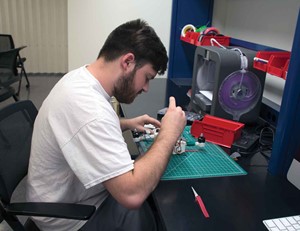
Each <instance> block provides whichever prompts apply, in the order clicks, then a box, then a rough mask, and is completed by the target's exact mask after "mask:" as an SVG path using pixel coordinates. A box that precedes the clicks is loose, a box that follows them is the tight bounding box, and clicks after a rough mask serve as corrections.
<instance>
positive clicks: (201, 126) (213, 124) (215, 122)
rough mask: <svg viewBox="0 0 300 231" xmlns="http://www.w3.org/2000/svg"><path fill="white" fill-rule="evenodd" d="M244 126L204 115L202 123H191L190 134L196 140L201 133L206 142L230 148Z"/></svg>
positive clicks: (197, 121) (196, 121)
mask: <svg viewBox="0 0 300 231" xmlns="http://www.w3.org/2000/svg"><path fill="white" fill-rule="evenodd" d="M244 126H245V125H244V124H243V123H239V122H235V121H231V120H226V119H222V118H219V117H215V116H211V115H205V116H204V118H203V120H202V121H200V120H195V121H194V122H193V124H192V127H191V134H192V135H193V136H194V137H195V138H198V137H199V136H200V134H201V133H203V135H204V137H205V139H206V140H207V141H209V142H212V143H215V144H218V145H221V146H224V147H227V148H230V147H231V145H232V143H233V142H234V141H235V140H237V139H238V138H240V136H241V133H242V129H243V127H244Z"/></svg>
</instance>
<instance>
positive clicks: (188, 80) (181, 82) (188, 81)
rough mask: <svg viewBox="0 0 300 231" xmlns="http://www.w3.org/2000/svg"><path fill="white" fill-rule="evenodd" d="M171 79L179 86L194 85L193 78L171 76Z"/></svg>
mask: <svg viewBox="0 0 300 231" xmlns="http://www.w3.org/2000/svg"><path fill="white" fill-rule="evenodd" d="M170 81H172V82H173V83H174V84H175V85H177V86H183V87H191V86H192V78H170Z"/></svg>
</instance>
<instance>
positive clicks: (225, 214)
mask: <svg viewBox="0 0 300 231" xmlns="http://www.w3.org/2000/svg"><path fill="white" fill-rule="evenodd" d="M239 164H240V165H241V166H242V167H243V168H244V169H245V170H246V171H247V172H248V174H247V175H245V176H232V177H216V178H202V179H193V180H177V181H161V182H160V183H159V185H158V187H157V188H156V189H155V191H154V192H153V195H152V196H153V200H154V202H155V204H156V206H157V209H158V213H159V215H160V218H161V221H162V223H163V226H164V227H165V229H166V230H168V231H173V230H174V231H180V230H182V231H193V230H195V231H196V230H197V231H199V230H205V231H207V230H214V231H215V230H226V231H227V230H230V231H235V230H238V231H239V230H241V231H247V230H249V231H257V230H267V229H266V228H265V226H264V224H263V223H262V221H263V220H265V219H269V218H276V217H282V216H290V215H297V214H300V190H298V189H297V188H296V187H294V186H293V185H292V184H291V183H289V182H288V181H287V180H286V179H283V178H280V177H274V176H271V175H269V174H268V172H267V167H266V164H267V163H266V161H265V160H264V159H263V157H262V156H260V154H256V155H255V156H254V157H253V158H250V157H248V158H244V159H241V160H240V161H239ZM191 186H193V187H194V188H195V190H196V191H197V192H198V194H199V195H200V196H201V197H202V200H203V202H204V203H205V205H206V208H207V210H208V212H209V215H210V218H208V219H206V218H205V217H204V216H203V214H202V212H201V209H200V208H199V206H198V204H196V203H195V201H194V195H193V192H192V190H191Z"/></svg>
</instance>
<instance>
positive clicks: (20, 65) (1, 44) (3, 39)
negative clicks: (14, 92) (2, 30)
mask: <svg viewBox="0 0 300 231" xmlns="http://www.w3.org/2000/svg"><path fill="white" fill-rule="evenodd" d="M25 47H26V46H22V47H20V48H21V49H23V48H25ZM11 49H15V44H14V40H13V37H12V36H11V35H10V34H0V51H7V50H11ZM21 49H20V50H21ZM25 61H26V57H21V55H20V53H18V55H17V62H16V69H15V74H17V72H18V70H17V69H20V76H21V78H20V83H19V84H20V85H21V81H22V76H23V74H24V76H25V79H26V82H27V84H26V87H27V88H29V87H30V83H29V80H28V77H27V73H26V70H25V66H24V63H25Z"/></svg>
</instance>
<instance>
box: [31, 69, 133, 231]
mask: <svg viewBox="0 0 300 231" xmlns="http://www.w3.org/2000/svg"><path fill="white" fill-rule="evenodd" d="M133 167H134V166H133V160H131V158H130V154H129V152H128V149H127V145H126V143H125V141H124V138H123V136H122V131H121V128H120V121H119V117H118V116H117V114H116V113H115V111H114V110H113V107H112V105H111V104H110V97H109V95H108V94H107V93H106V92H105V90H104V89H103V88H102V86H101V84H100V83H99V81H97V80H96V79H95V78H94V76H92V75H91V73H90V72H89V71H88V70H87V69H86V67H85V66H84V67H81V68H79V69H76V70H74V71H72V72H70V73H68V74H66V75H65V76H64V77H63V78H62V79H61V80H60V81H59V82H58V83H57V84H56V85H55V86H54V88H53V89H52V91H51V92H50V94H49V95H48V97H47V98H46V99H45V101H44V102H43V104H42V107H41V109H40V110H39V113H38V116H37V118H36V121H35V124H34V131H33V138H32V147H31V156H30V163H29V171H28V182H27V201H34V202H66V203H79V204H89V205H95V206H97V207H98V206H99V205H100V204H101V203H102V202H103V201H104V200H105V198H106V197H107V196H108V192H107V190H106V189H105V188H104V186H103V185H102V182H103V181H105V180H108V179H111V178H113V177H115V176H118V175H121V174H123V173H126V172H128V171H130V170H132V169H133ZM34 221H35V223H36V224H37V225H38V226H39V227H40V228H41V229H42V230H51V231H52V230H56V231H59V230H68V231H70V230H78V229H79V228H80V227H81V226H83V224H84V223H85V221H77V220H67V219H57V218H41V217H39V218H34Z"/></svg>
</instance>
